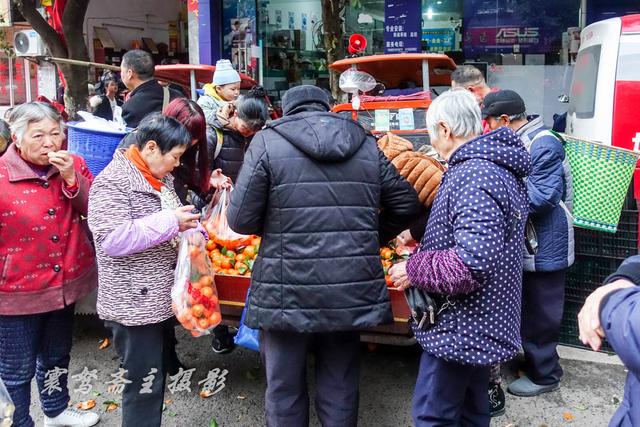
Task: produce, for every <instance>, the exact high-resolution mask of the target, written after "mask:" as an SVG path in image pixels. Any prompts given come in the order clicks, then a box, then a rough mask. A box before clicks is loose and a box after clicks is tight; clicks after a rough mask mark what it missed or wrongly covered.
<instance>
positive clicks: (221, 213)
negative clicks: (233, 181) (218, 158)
mask: <svg viewBox="0 0 640 427" xmlns="http://www.w3.org/2000/svg"><path fill="white" fill-rule="evenodd" d="M230 197H231V189H229V188H227V189H224V190H222V192H221V194H220V198H219V199H218V201H217V203H215V204H213V203H214V201H212V202H211V205H209V206H208V207H207V209H206V210H205V214H204V218H203V220H202V225H203V226H204V228H205V229H206V230H207V233H209V239H211V240H213V241H214V242H215V243H216V245H218V246H220V247H223V248H226V249H231V250H235V249H237V248H240V247H243V246H249V245H250V244H251V239H252V238H253V236H245V235H244V234H238V233H236V232H235V231H233V230H232V229H231V228H230V227H229V223H228V222H227V207H228V206H229V199H230Z"/></svg>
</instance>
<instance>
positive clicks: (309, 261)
mask: <svg viewBox="0 0 640 427" xmlns="http://www.w3.org/2000/svg"><path fill="white" fill-rule="evenodd" d="M328 111H329V102H328V99H327V96H326V95H325V93H324V92H323V91H322V89H320V88H317V87H315V86H298V87H295V88H293V89H291V90H289V91H287V93H286V94H285V95H284V97H283V112H284V117H283V118H282V119H280V120H276V121H274V122H272V123H270V124H268V125H267V127H266V128H265V129H264V130H262V131H260V132H258V133H257V134H256V135H255V136H254V139H253V142H252V143H251V145H250V146H249V149H248V151H247V153H246V155H245V161H244V166H243V167H242V169H241V171H240V175H239V176H238V180H237V182H236V189H235V190H234V191H233V193H232V196H231V203H230V205H229V209H228V220H229V225H230V226H231V228H232V229H233V230H235V231H237V232H239V233H244V234H252V233H253V234H260V235H262V244H261V246H260V252H259V254H258V258H257V260H256V263H255V266H254V270H253V275H252V278H251V279H252V282H251V297H250V300H249V302H248V306H247V312H246V320H245V324H246V325H247V326H249V327H251V328H255V329H261V331H262V335H261V349H262V352H263V356H264V361H265V366H266V372H267V391H266V396H265V400H266V404H265V406H266V413H267V425H269V426H292V425H296V426H302V425H307V424H308V421H309V419H308V418H309V415H308V410H309V402H308V397H307V390H306V380H305V371H306V357H307V354H308V353H309V352H314V354H315V356H316V379H317V393H316V396H317V397H316V406H317V409H318V416H319V417H320V420H321V423H322V424H323V425H330V426H338V425H339V426H355V425H356V423H357V418H358V381H359V354H358V347H359V346H358V343H359V334H358V332H357V331H358V330H359V329H363V328H370V327H373V326H376V325H380V324H384V323H389V322H391V321H392V320H393V319H392V314H391V305H390V302H389V296H388V291H387V289H386V286H385V281H384V274H383V271H382V266H381V264H380V256H379V248H380V243H383V242H385V241H387V240H388V239H390V238H392V237H393V236H395V235H396V234H397V233H399V232H400V231H402V230H404V229H406V228H407V227H408V226H409V225H410V223H411V222H412V220H413V219H415V217H416V216H417V215H418V214H419V213H420V206H419V202H418V199H417V194H416V193H415V191H414V190H413V188H412V187H411V186H410V185H409V183H408V182H407V181H405V180H404V179H403V178H402V177H400V175H399V174H398V172H397V170H396V169H395V168H394V167H393V166H392V165H391V163H389V161H388V160H387V159H386V158H385V157H384V155H383V154H382V152H380V151H379V150H378V148H377V146H376V142H375V140H374V138H373V137H372V136H371V135H368V134H367V133H366V132H365V130H364V129H363V128H362V127H361V126H360V125H359V124H358V123H357V122H355V121H353V120H351V119H347V118H343V117H340V116H338V115H336V114H333V113H329V112H328Z"/></svg>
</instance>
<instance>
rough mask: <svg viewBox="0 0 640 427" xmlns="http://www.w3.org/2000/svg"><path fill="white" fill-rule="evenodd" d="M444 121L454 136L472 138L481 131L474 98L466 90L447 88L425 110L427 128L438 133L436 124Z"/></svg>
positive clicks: (476, 103) (435, 133) (431, 133)
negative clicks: (447, 89)
mask: <svg viewBox="0 0 640 427" xmlns="http://www.w3.org/2000/svg"><path fill="white" fill-rule="evenodd" d="M441 122H444V123H446V124H447V125H449V128H451V133H452V134H453V136H454V137H459V138H473V137H476V136H478V135H480V134H481V133H482V115H481V113H480V107H479V106H478V101H477V100H476V98H475V97H474V96H473V95H472V94H471V93H470V92H468V91H466V90H463V89H460V90H449V91H447V92H445V93H443V94H442V95H440V96H438V97H437V98H436V99H435V100H434V101H433V102H432V103H431V105H429V109H428V110H427V130H428V131H429V134H430V135H437V134H438V124H439V123H441Z"/></svg>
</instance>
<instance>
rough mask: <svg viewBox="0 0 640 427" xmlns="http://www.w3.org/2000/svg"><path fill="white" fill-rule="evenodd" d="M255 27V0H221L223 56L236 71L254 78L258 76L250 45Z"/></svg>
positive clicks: (251, 44)
mask: <svg viewBox="0 0 640 427" xmlns="http://www.w3.org/2000/svg"><path fill="white" fill-rule="evenodd" d="M256 29H257V27H256V2H255V0H234V1H232V0H223V2H222V32H223V38H222V47H223V52H224V57H225V58H229V59H230V60H231V62H232V63H233V65H234V66H235V68H236V69H237V70H238V71H240V72H241V73H245V74H247V75H249V76H251V77H253V78H254V79H257V78H258V69H257V62H256V61H255V59H253V58H252V56H253V55H252V47H253V46H254V45H255V44H256V42H255V40H256Z"/></svg>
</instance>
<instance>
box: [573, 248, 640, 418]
mask: <svg viewBox="0 0 640 427" xmlns="http://www.w3.org/2000/svg"><path fill="white" fill-rule="evenodd" d="M605 283H606V285H604V286H602V287H600V288H598V289H596V290H595V291H594V292H593V293H592V294H591V295H589V297H588V298H587V300H586V301H585V303H584V306H583V307H582V310H580V313H578V325H579V327H580V340H581V341H582V342H583V343H584V344H585V345H589V346H590V347H591V348H592V349H594V350H596V351H598V350H599V349H600V347H601V345H602V339H603V338H605V337H606V338H607V341H608V342H609V344H610V345H611V347H612V348H613V349H614V351H615V352H616V354H617V355H618V357H620V359H621V360H622V363H624V366H625V367H626V368H627V369H628V370H629V373H628V374H627V382H626V383H625V386H624V399H623V400H622V403H621V404H620V408H618V410H617V411H616V413H615V414H614V415H613V418H612V419H611V422H610V423H609V427H633V426H638V425H640V310H638V306H639V305H640V286H638V285H640V256H638V255H636V256H632V257H630V258H627V259H626V260H625V261H624V262H623V263H622V265H621V266H620V267H619V268H618V271H616V272H615V273H613V274H612V275H611V276H609V277H608V278H607V279H606V280H605Z"/></svg>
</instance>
